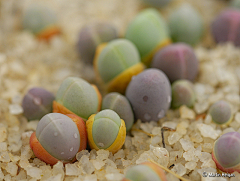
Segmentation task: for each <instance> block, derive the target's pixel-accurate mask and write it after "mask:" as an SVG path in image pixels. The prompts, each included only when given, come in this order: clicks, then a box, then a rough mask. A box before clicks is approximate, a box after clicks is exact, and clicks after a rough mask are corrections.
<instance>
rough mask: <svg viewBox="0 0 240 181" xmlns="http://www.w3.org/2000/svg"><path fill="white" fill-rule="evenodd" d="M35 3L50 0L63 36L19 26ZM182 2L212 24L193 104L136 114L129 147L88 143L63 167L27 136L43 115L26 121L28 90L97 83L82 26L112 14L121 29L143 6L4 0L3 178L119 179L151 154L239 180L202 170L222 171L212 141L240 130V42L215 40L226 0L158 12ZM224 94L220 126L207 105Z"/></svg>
mask: <svg viewBox="0 0 240 181" xmlns="http://www.w3.org/2000/svg"><path fill="white" fill-rule="evenodd" d="M32 2H37V3H41V4H46V5H47V6H49V7H50V8H52V9H53V10H54V11H55V12H56V14H57V16H58V18H59V25H60V27H61V29H62V34H61V35H60V36H56V37H54V38H52V39H51V40H50V41H49V42H42V41H38V40H37V39H36V38H35V37H34V35H32V34H31V33H30V32H27V31H23V30H22V29H21V16H22V13H23V11H24V9H25V8H26V7H27V6H28V5H29V4H31V3H32ZM183 2H190V3H191V4H192V5H193V6H194V7H196V8H197V9H198V10H199V11H200V13H202V15H203V17H204V23H205V29H206V31H205V36H204V38H203V41H202V42H201V43H200V44H199V45H198V46H196V47H194V50H195V53H196V55H197V57H198V59H199V63H200V69H199V74H198V77H197V79H196V81H195V82H194V89H195V92H196V95H197V101H196V103H195V105H194V107H193V109H189V108H187V107H186V106H181V107H180V108H179V109H177V110H169V111H168V112H167V114H166V116H165V117H164V118H162V119H161V120H159V122H149V123H142V122H141V121H140V120H138V121H137V122H136V123H135V125H134V127H133V129H132V130H131V132H130V133H129V134H128V135H127V137H126V141H125V144H124V146H123V148H122V149H121V150H119V151H118V152H117V153H115V154H114V155H113V154H112V153H109V151H105V150H99V151H96V150H91V151H87V150H84V151H81V152H79V153H78V154H77V156H76V157H77V161H76V162H75V163H73V164H66V165H65V166H63V164H62V163H61V162H58V163H57V164H56V165H54V166H52V167H51V166H49V165H47V164H46V163H44V162H42V161H40V160H39V159H38V158H36V157H35V156H34V154H33V152H32V150H31V149H30V146H29V138H30V136H31V133H32V132H34V131H35V130H36V126H37V124H38V121H39V120H35V121H31V122H28V121H27V119H26V118H25V117H24V116H23V115H22V113H23V109H22V107H21V102H22V98H23V96H24V94H25V93H26V92H27V91H28V90H29V89H30V88H32V87H36V86H37V87H44V88H45V89H47V90H49V91H51V92H53V93H54V94H56V91H57V90H58V88H59V86H60V84H61V82H62V81H63V79H65V78H66V77H69V76H75V77H82V78H84V79H86V80H87V81H89V82H90V83H96V80H95V74H94V71H93V69H92V67H91V66H87V65H85V64H84V63H83V62H81V60H80V59H79V56H78V54H77V52H76V49H75V44H76V40H77V36H78V33H79V30H80V29H81V27H83V26H84V25H85V24H88V23H91V22H96V21H107V22H110V23H113V24H114V25H115V26H116V27H117V28H118V29H119V33H120V34H121V35H123V34H124V32H125V29H126V26H127V24H128V23H129V22H130V21H131V20H132V18H133V17H134V16H135V15H136V14H137V12H139V11H140V10H141V9H143V8H145V6H144V5H143V4H142V2H141V1H140V0H88V1H85V0H68V1H66V0H51V1H48V0H42V1H40V0H34V1H33V0H32V1H31V0H17V1H16V0H7V1H0V180H5V181H8V180H9V181H10V180H13V181H14V180H18V181H19V180H22V181H23V180H31V181H34V180H49V181H60V180H66V181H68V180H74V181H78V180H84V181H96V180H112V181H117V180H121V179H122V178H123V177H124V173H125V172H126V171H127V169H129V168H130V167H132V166H133V165H136V164H139V163H142V162H144V161H147V160H148V159H151V160H153V161H155V162H157V163H159V164H161V165H162V166H164V167H166V168H169V167H170V168H169V169H170V170H172V171H173V172H175V173H176V174H177V175H180V176H182V177H184V178H186V179H189V180H192V181H195V180H196V181H197V180H204V181H206V180H209V181H210V180H211V181H213V180H218V181H227V180H230V181H237V180H240V174H239V173H237V172H234V173H233V174H234V176H235V177H231V178H229V177H202V173H203V172H207V173H221V172H220V171H219V170H217V168H216V165H215V162H214V161H213V160H212V156H211V152H212V148H213V143H214V141H215V140H216V139H217V138H218V137H219V136H221V135H222V134H224V133H227V132H232V131H238V132H240V110H239V106H240V102H239V88H240V86H239V83H240V49H239V48H236V47H234V46H233V45H232V44H230V43H229V44H223V45H215V44H214V43H213V41H212V39H211V37H210V35H209V31H208V29H209V22H211V21H212V19H213V18H214V17H215V15H216V14H217V13H218V12H220V10H221V9H222V8H224V7H225V6H226V5H227V4H226V3H227V2H226V1H222V0H201V1H200V0H198V1H192V0H185V1H184V0H175V1H174V3H171V4H170V5H169V6H167V7H166V8H164V9H161V10H160V11H161V12H162V13H163V14H164V16H165V17H166V18H167V17H168V14H169V13H170V12H171V11H172V10H173V9H174V8H175V7H177V6H178V5H179V4H180V3H183ZM98 86H100V88H101V85H98ZM102 94H103V95H104V94H105V93H104V92H102ZM218 100H226V101H228V102H229V103H230V105H231V108H232V112H233V121H232V123H231V124H230V125H229V126H225V127H223V126H217V125H216V124H215V123H213V122H212V120H211V117H210V116H209V115H208V109H209V107H210V106H211V105H212V104H213V103H214V102H216V101H218ZM162 127H170V128H172V129H173V130H175V131H171V130H167V131H164V141H165V144H166V147H165V148H163V144H162V136H161V129H162ZM173 164H174V166H172V165H173ZM166 175H167V178H168V180H169V181H175V180H176V181H177V180H179V179H178V178H176V177H175V176H174V175H172V174H171V173H168V172H166Z"/></svg>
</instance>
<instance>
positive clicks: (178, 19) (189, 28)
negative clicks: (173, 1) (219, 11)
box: [169, 4, 203, 45]
mask: <svg viewBox="0 0 240 181" xmlns="http://www.w3.org/2000/svg"><path fill="white" fill-rule="evenodd" d="M169 29H170V33H171V37H172V40H173V41H174V42H185V43H188V44H190V45H195V44H196V43H198V42H199V41H200V39H201V37H202V34H203V20H202V17H201V15H200V14H199V13H198V12H197V11H196V10H195V9H194V8H193V7H192V6H191V5H190V4H182V5H181V6H180V7H179V8H178V9H176V10H174V11H173V12H172V14H170V17H169Z"/></svg>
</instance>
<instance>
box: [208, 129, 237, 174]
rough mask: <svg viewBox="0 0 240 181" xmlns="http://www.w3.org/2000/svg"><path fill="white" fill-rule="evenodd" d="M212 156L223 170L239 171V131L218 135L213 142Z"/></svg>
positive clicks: (229, 171)
mask: <svg viewBox="0 0 240 181" xmlns="http://www.w3.org/2000/svg"><path fill="white" fill-rule="evenodd" d="M212 158H213V161H214V162H215V163H216V166H217V167H218V168H219V169H220V170H222V171H223V172H227V173H232V172H234V171H237V172H240V133H238V132H229V133H225V134H223V135H222V136H220V137H219V138H218V139H217V140H216V141H215V143H214V146H213V151H212Z"/></svg>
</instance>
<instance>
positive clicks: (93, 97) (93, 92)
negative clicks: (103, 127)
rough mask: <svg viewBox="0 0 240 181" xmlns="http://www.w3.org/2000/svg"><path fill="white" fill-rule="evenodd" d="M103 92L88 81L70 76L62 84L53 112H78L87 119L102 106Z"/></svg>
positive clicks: (54, 102)
mask: <svg viewBox="0 0 240 181" xmlns="http://www.w3.org/2000/svg"><path fill="white" fill-rule="evenodd" d="M101 100H102V97H101V94H100V92H99V91H98V89H97V87H96V86H94V85H90V84H89V83H88V82H87V81H85V80H83V79H81V78H77V77H68V78H66V79H65V80H64V81H63V82H62V84H61V85H60V87H59V89H58V92H57V94H56V100H55V101H53V112H58V113H62V114H76V115H77V116H79V117H81V118H83V119H84V120H87V119H88V117H89V116H90V115H92V114H94V113H96V112H98V111H99V110H100V108H101V104H102V103H101Z"/></svg>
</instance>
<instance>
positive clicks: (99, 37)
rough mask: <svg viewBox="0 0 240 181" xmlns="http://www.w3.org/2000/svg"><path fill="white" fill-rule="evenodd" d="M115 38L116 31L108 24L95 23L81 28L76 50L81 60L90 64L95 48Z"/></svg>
mask: <svg viewBox="0 0 240 181" xmlns="http://www.w3.org/2000/svg"><path fill="white" fill-rule="evenodd" d="M116 38H117V30H116V28H115V27H114V26H112V25H111V24H108V23H95V24H90V25H87V26H85V27H83V28H82V29H81V31H80V33H79V37H78V41H77V50H78V52H79V54H80V57H81V60H83V61H84V62H86V63H92V62H93V58H94V54H95V50H96V47H97V46H98V45H99V44H101V43H103V42H109V41H111V40H113V39H116Z"/></svg>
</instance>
